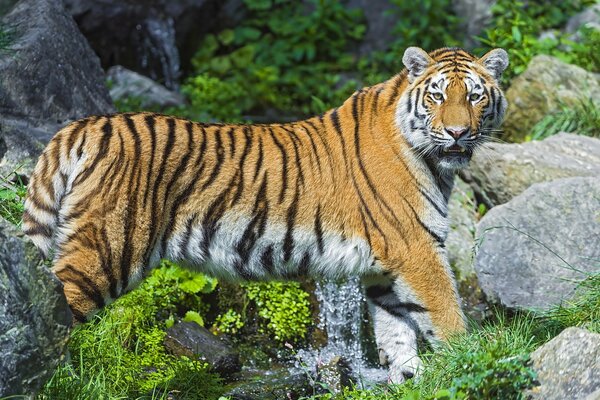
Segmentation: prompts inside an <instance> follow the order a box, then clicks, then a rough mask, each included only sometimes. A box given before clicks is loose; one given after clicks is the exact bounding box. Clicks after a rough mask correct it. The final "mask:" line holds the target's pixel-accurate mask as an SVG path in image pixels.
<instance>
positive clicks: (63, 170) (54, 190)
mask: <svg viewBox="0 0 600 400" xmlns="http://www.w3.org/2000/svg"><path fill="white" fill-rule="evenodd" d="M83 125H84V124H83V123H82V121H78V122H75V123H72V124H70V125H68V126H66V127H65V128H63V129H61V130H60V131H58V132H57V134H56V135H55V136H54V137H53V138H52V140H50V142H49V143H48V146H47V147H46V149H45V150H44V151H43V153H42V155H41V156H40V158H39V160H38V163H37V165H36V166H35V169H34V171H33V174H32V175H31V178H30V180H29V184H28V186H27V197H26V200H25V206H24V208H25V210H24V213H23V225H22V229H23V232H24V233H25V234H26V235H27V236H29V238H30V239H31V240H32V241H33V243H34V244H35V245H36V247H37V248H38V249H39V250H40V251H41V252H42V253H43V254H44V256H45V257H46V258H49V257H50V256H51V252H52V250H53V248H54V244H55V240H56V234H57V231H58V228H59V226H60V224H61V218H60V215H61V209H62V203H63V200H64V198H65V196H67V195H68V193H69V192H70V191H71V185H72V183H73V180H74V178H75V177H76V176H77V173H78V170H80V166H81V165H82V162H83V159H84V156H83V153H82V148H83V144H84V143H83V141H84V137H83V135H79V134H78V133H79V131H80V130H81V128H82V126H83Z"/></svg>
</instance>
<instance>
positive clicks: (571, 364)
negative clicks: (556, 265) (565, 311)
mask: <svg viewBox="0 0 600 400" xmlns="http://www.w3.org/2000/svg"><path fill="white" fill-rule="evenodd" d="M531 360H532V361H533V369H534V371H535V372H536V373H537V380H538V381H539V383H540V384H539V386H536V387H534V388H533V389H531V390H530V391H528V393H527V396H531V397H527V398H531V399H535V400H538V399H539V400H542V399H543V400H564V399H570V400H597V399H599V398H600V365H599V364H598V363H599V360H600V335H599V334H597V333H591V332H589V331H586V330H585V329H580V328H567V329H565V330H564V331H562V332H561V333H560V335H558V336H557V337H555V338H554V339H552V340H551V341H549V342H548V343H546V344H545V345H543V346H541V347H540V348H539V349H537V350H536V351H534V352H533V354H531Z"/></svg>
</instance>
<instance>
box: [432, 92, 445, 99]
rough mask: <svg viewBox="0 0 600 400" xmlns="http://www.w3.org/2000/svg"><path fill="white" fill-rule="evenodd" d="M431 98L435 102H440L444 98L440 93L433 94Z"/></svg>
mask: <svg viewBox="0 0 600 400" xmlns="http://www.w3.org/2000/svg"><path fill="white" fill-rule="evenodd" d="M432 96H433V98H434V99H436V100H442V99H443V98H444V96H442V94H441V93H433V94H432Z"/></svg>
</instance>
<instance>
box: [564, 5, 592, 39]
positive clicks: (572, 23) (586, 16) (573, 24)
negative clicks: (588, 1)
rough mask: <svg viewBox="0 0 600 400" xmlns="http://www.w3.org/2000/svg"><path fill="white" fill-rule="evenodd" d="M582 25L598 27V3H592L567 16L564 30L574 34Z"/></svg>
mask: <svg viewBox="0 0 600 400" xmlns="http://www.w3.org/2000/svg"><path fill="white" fill-rule="evenodd" d="M582 27H588V28H595V29H600V4H594V5H592V6H590V7H588V8H586V9H585V10H583V11H582V12H580V13H577V14H575V15H573V16H572V17H571V18H569V21H567V25H566V26H565V32H566V33H570V34H575V33H577V31H578V30H579V29H580V28H582Z"/></svg>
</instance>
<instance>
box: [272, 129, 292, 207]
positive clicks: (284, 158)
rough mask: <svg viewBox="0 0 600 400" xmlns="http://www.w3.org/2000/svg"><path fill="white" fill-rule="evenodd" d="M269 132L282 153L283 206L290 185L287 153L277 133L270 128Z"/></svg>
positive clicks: (281, 192) (281, 199) (281, 194)
mask: <svg viewBox="0 0 600 400" xmlns="http://www.w3.org/2000/svg"><path fill="white" fill-rule="evenodd" d="M268 130H269V133H270V134H271V138H272V139H273V142H274V143H275V145H276V146H277V148H278V149H279V152H280V153H281V159H282V164H283V165H282V168H281V190H280V192H279V203H280V204H281V203H283V199H284V197H285V192H286V191H287V185H288V175H287V172H288V165H287V153H286V151H285V148H284V147H283V145H282V144H281V143H280V142H279V141H278V140H277V138H276V137H275V132H273V129H272V128H270V127H269V128H268Z"/></svg>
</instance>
